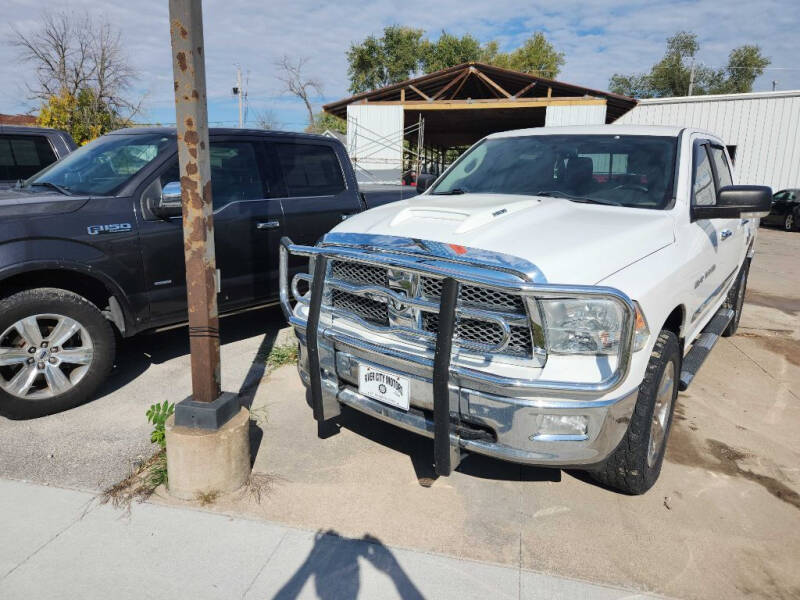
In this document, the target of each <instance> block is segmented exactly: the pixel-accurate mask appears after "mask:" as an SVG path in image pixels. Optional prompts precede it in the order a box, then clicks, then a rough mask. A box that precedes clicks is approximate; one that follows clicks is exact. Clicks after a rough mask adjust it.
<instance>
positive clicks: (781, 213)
mask: <svg viewBox="0 0 800 600" xmlns="http://www.w3.org/2000/svg"><path fill="white" fill-rule="evenodd" d="M761 223H762V224H764V225H777V226H778V227H781V228H783V229H784V230H785V231H792V230H795V229H797V228H798V227H800V189H789V190H781V191H780V192H777V193H776V194H775V195H774V196H773V197H772V209H771V210H770V211H769V214H768V215H767V216H766V217H764V218H763V219H761Z"/></svg>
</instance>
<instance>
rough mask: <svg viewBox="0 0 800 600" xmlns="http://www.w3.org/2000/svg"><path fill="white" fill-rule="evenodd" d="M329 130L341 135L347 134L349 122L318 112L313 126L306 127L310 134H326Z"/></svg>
mask: <svg viewBox="0 0 800 600" xmlns="http://www.w3.org/2000/svg"><path fill="white" fill-rule="evenodd" d="M328 129H330V130H331V131H338V132H339V133H347V121H345V120H344V119H340V118H339V117H337V116H336V115H331V114H329V113H326V112H318V113H316V114H315V115H314V123H313V125H311V126H309V127H306V131H307V132H308V133H325V131H327V130H328Z"/></svg>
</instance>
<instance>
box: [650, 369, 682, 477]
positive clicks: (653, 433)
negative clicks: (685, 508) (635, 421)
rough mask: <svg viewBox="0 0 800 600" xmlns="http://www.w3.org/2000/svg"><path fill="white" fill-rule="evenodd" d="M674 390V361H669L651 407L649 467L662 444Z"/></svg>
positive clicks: (653, 462)
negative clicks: (653, 404)
mask: <svg viewBox="0 0 800 600" xmlns="http://www.w3.org/2000/svg"><path fill="white" fill-rule="evenodd" d="M674 392H675V363H674V362H672V361H670V362H668V363H667V366H666V367H665V368H664V373H663V374H662V375H661V381H660V382H659V383H658V390H657V392H656V402H655V406H654V407H653V419H652V421H651V422H650V444H649V445H648V447H647V465H648V466H649V467H652V466H653V465H654V464H655V462H656V457H657V456H658V453H659V452H660V451H661V447H662V446H663V445H664V440H665V438H666V433H667V422H668V421H669V414H670V411H671V410H672V398H673V396H674V395H675V393H674Z"/></svg>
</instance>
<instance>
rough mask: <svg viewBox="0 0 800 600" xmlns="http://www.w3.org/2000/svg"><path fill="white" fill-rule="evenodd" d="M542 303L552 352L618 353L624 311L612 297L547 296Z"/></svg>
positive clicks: (545, 329) (546, 331) (546, 335)
mask: <svg viewBox="0 0 800 600" xmlns="http://www.w3.org/2000/svg"><path fill="white" fill-rule="evenodd" d="M539 302H540V305H541V307H542V317H543V320H544V332H545V339H546V341H547V351H548V352H549V353H553V354H618V353H619V342H620V338H621V336H622V330H623V326H624V313H623V310H622V307H621V306H620V304H619V303H617V302H614V301H613V300H583V299H581V300H579V299H563V300H547V299H542V300H540V301H539Z"/></svg>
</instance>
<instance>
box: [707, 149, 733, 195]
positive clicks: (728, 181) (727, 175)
mask: <svg viewBox="0 0 800 600" xmlns="http://www.w3.org/2000/svg"><path fill="white" fill-rule="evenodd" d="M711 156H713V157H714V166H715V167H717V177H719V185H720V187H723V186H726V185H733V179H732V178H731V169H730V167H729V166H728V159H727V158H726V157H725V151H724V150H723V149H722V148H720V147H719V146H711Z"/></svg>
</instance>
